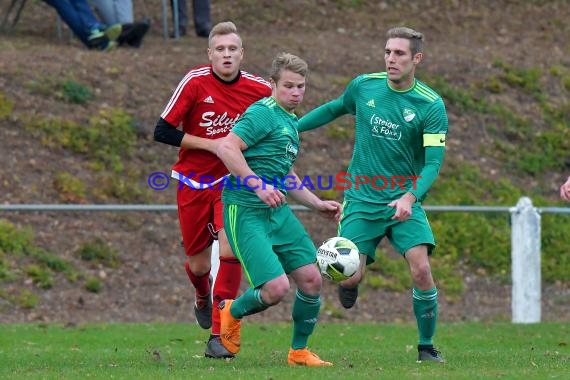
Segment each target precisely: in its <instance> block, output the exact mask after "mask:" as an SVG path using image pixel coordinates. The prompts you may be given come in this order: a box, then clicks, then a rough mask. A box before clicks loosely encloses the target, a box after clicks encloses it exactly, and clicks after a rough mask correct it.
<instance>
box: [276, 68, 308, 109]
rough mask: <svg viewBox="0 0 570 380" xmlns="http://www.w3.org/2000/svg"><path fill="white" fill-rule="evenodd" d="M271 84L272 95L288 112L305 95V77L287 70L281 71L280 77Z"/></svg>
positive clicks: (299, 102)
mask: <svg viewBox="0 0 570 380" xmlns="http://www.w3.org/2000/svg"><path fill="white" fill-rule="evenodd" d="M271 84H272V86H273V97H274V98H275V100H276V101H277V103H279V105H280V106H281V107H283V108H285V110H287V111H288V112H293V110H294V109H295V108H296V107H297V106H298V105H299V104H301V102H302V101H303V96H304V95H305V77H304V76H302V75H300V74H297V73H294V72H292V71H289V70H283V71H282V72H281V78H280V79H279V80H278V81H277V83H275V82H274V81H273V80H272V81H271Z"/></svg>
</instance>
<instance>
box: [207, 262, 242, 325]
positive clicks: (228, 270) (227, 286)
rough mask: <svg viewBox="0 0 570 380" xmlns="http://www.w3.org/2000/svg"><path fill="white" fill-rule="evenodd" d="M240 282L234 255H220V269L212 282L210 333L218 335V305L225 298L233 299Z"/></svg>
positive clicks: (238, 266)
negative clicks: (212, 297) (212, 298)
mask: <svg viewBox="0 0 570 380" xmlns="http://www.w3.org/2000/svg"><path fill="white" fill-rule="evenodd" d="M240 283H241V264H240V262H239V260H238V259H236V258H235V257H221V256H220V269H218V275H217V276H216V282H215V283H214V292H213V294H214V300H213V301H214V302H213V305H212V334H213V335H220V311H219V310H218V305H219V303H220V302H221V301H223V300H225V299H235V298H236V296H237V294H238V291H239V286H240Z"/></svg>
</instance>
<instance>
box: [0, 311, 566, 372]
mask: <svg viewBox="0 0 570 380" xmlns="http://www.w3.org/2000/svg"><path fill="white" fill-rule="evenodd" d="M290 330H291V327H290V325H289V324H284V323H279V324H258V323H249V324H248V323H247V321H246V322H245V323H244V324H243V328H242V350H241V352H240V353H239V355H238V357H236V358H235V359H234V360H231V361H222V360H212V359H206V358H204V356H203V351H204V340H205V339H206V338H207V332H205V331H204V330H201V329H200V328H199V327H197V326H195V325H188V324H87V325H80V326H73V327H65V326H62V325H45V324H13V325H10V324H7V325H1V326H0V379H154V380H157V379H226V380H230V379H231V380H233V379H247V380H254V379H255V380H257V379H274V380H277V379H351V380H353V379H378V378H382V379H398V380H403V379H496V378H500V379H525V380H530V379H569V378H570V347H569V346H568V343H569V342H568V340H569V339H570V335H569V333H570V325H568V324H565V323H542V324H533V325H514V324H510V323H489V324H483V323H458V324H440V326H438V332H437V340H436V346H437V347H438V348H440V349H441V351H442V353H443V356H444V358H445V359H446V364H444V365H440V364H433V363H421V364H419V363H416V361H415V360H416V346H415V345H416V329H415V326H413V325H409V324H321V325H319V326H317V329H316V331H315V334H314V335H313V337H312V338H311V341H310V342H309V343H310V347H311V348H313V349H314V351H315V352H317V353H318V354H319V355H320V356H321V357H322V358H323V359H326V360H329V361H332V362H333V363H334V366H333V367H329V368H302V367H294V368H291V367H289V366H288V365H287V364H286V356H287V350H288V347H289V341H290Z"/></svg>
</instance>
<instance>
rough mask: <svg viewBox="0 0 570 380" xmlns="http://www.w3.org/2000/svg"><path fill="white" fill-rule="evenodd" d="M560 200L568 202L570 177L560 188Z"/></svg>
mask: <svg viewBox="0 0 570 380" xmlns="http://www.w3.org/2000/svg"><path fill="white" fill-rule="evenodd" d="M560 198H562V199H564V200H566V201H570V177H568V179H567V180H566V182H564V183H563V184H562V186H560Z"/></svg>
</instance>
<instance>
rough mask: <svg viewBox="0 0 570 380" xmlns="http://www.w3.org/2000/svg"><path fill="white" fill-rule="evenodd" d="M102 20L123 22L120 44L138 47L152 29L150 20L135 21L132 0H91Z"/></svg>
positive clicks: (112, 22) (115, 22)
mask: <svg viewBox="0 0 570 380" xmlns="http://www.w3.org/2000/svg"><path fill="white" fill-rule="evenodd" d="M90 2H91V4H92V5H93V7H94V8H95V10H96V12H97V14H98V15H99V16H100V17H101V20H102V21H103V22H104V23H106V24H108V25H112V24H121V25H122V27H123V28H122V32H121V35H120V36H119V38H117V42H118V43H119V45H120V46H124V45H127V46H131V47H135V48H138V47H140V46H141V44H142V40H143V38H144V36H145V34H146V33H147V32H148V30H149V29H150V20H149V19H145V20H143V21H140V22H135V21H134V12H133V2H132V0H90Z"/></svg>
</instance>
